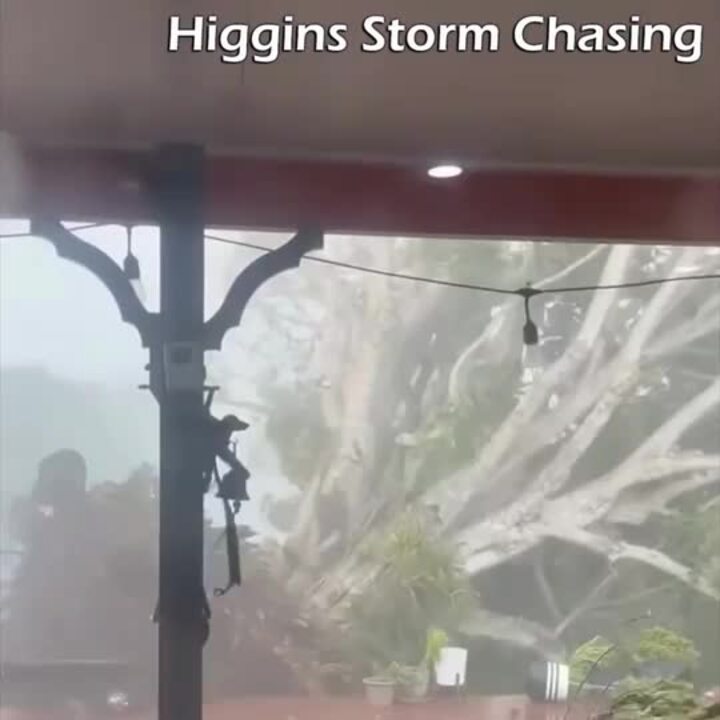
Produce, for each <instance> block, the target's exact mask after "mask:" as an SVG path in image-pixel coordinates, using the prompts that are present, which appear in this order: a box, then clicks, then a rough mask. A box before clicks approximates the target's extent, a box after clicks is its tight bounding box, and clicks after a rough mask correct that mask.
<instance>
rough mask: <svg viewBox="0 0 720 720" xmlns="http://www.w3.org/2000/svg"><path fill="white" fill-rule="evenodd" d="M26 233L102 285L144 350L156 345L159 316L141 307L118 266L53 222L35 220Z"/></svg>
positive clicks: (101, 252) (93, 247)
mask: <svg viewBox="0 0 720 720" xmlns="http://www.w3.org/2000/svg"><path fill="white" fill-rule="evenodd" d="M30 230H31V232H32V233H33V234H34V235H39V236H41V237H44V238H45V239H46V240H48V241H49V242H51V243H52V244H53V246H54V247H55V251H56V252H57V254H58V256H59V257H61V258H64V259H66V260H70V261H72V262H74V263H77V264H78V265H82V267H84V268H86V269H87V270H89V271H90V272H91V273H93V275H95V276H96V277H97V278H98V279H99V280H100V281H101V282H102V283H103V284H104V285H105V287H106V288H107V289H108V290H109V291H110V293H111V295H112V296H113V298H114V299H115V302H116V303H117V306H118V309H119V310H120V316H121V317H122V319H123V320H124V321H125V322H126V323H129V324H130V325H133V326H134V327H135V328H136V329H137V331H138V333H140V338H141V340H142V343H143V346H144V347H151V346H152V345H153V344H154V343H156V342H157V340H158V336H159V333H158V331H159V316H158V315H157V313H151V312H149V311H148V310H147V309H146V308H145V306H144V305H143V304H142V302H141V301H140V298H138V296H137V295H136V293H135V291H134V290H133V287H132V285H131V284H130V281H129V280H128V279H127V278H126V277H125V274H124V273H123V271H122V269H121V268H120V266H119V265H117V264H116V263H115V262H114V261H113V260H112V259H111V258H110V257H108V256H107V255H106V254H105V253H104V252H103V251H102V250H99V249H98V248H96V247H95V246H94V245H91V244H90V243H89V242H86V241H85V240H81V239H80V238H79V237H77V236H76V235H74V234H73V233H72V232H71V231H70V230H68V229H67V228H65V227H64V226H63V225H62V224H61V223H60V222H58V221H57V220H50V219H47V218H43V217H35V218H33V219H32V220H31V222H30Z"/></svg>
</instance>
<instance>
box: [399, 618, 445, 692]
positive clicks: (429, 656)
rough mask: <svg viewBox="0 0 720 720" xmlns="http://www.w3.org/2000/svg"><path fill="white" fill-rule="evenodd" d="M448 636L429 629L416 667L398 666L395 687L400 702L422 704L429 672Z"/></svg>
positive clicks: (438, 657)
mask: <svg viewBox="0 0 720 720" xmlns="http://www.w3.org/2000/svg"><path fill="white" fill-rule="evenodd" d="M447 644H448V636H447V633H446V632H445V631H444V630H440V629H438V628H430V630H428V632H427V636H426V638H425V652H424V654H423V657H422V660H421V661H420V662H419V663H418V664H417V665H400V666H398V669H397V685H398V691H399V700H400V701H401V702H412V703H414V702H422V701H423V700H424V699H425V698H426V697H427V695H428V690H429V688H430V672H431V669H432V668H433V667H435V664H436V663H437V662H438V660H439V659H440V655H441V653H442V650H443V648H444V647H446V646H447Z"/></svg>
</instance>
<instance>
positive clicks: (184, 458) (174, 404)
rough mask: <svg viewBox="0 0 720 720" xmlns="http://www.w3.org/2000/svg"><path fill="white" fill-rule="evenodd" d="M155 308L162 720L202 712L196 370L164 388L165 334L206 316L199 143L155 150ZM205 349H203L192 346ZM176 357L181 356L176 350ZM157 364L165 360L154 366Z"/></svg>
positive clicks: (178, 335)
mask: <svg viewBox="0 0 720 720" xmlns="http://www.w3.org/2000/svg"><path fill="white" fill-rule="evenodd" d="M156 161H157V162H156V166H155V169H156V173H155V176H154V182H155V197H156V202H157V208H158V211H159V224H160V233H161V249H160V283H161V291H160V298H161V299H160V303H161V307H160V314H161V322H162V335H163V340H164V344H163V346H162V347H156V348H155V349H154V352H153V353H152V359H151V364H154V365H155V367H154V368H153V370H154V372H152V375H153V376H154V377H155V378H157V381H158V383H157V384H158V385H162V387H161V388H158V389H157V390H156V392H155V394H156V397H157V398H158V400H159V402H160V577H159V584H160V588H159V604H158V623H159V657H158V661H159V674H158V675H159V677H158V681H159V687H158V717H159V720H200V719H201V718H202V651H203V643H204V639H205V637H204V629H205V627H204V618H203V612H204V599H205V595H204V588H203V488H202V479H201V468H200V467H199V466H198V464H197V453H194V452H193V444H194V440H195V438H194V436H193V432H194V430H195V429H196V427H197V426H196V424H195V423H194V420H196V419H197V418H198V417H199V415H200V413H201V411H202V404H203V378H202V376H198V375H192V373H191V375H190V376H189V378H186V380H185V381H184V382H183V383H182V387H181V388H180V389H177V388H175V389H172V388H171V389H170V390H168V377H167V374H166V369H167V364H166V363H167V356H166V353H167V349H168V347H169V346H168V343H170V344H172V343H178V342H179V343H188V347H189V346H191V345H192V344H193V343H199V341H200V339H201V332H202V324H203V320H204V317H203V316H204V295H205V289H204V240H203V236H204V221H203V197H202V185H203V179H202V169H203V152H202V150H201V149H200V148H197V147H194V146H184V145H169V146H163V147H161V148H159V149H158V151H157V155H156ZM196 352H197V353H199V357H200V358H202V348H201V347H199V345H196ZM181 362H182V359H181ZM158 363H160V364H162V368H158V367H157V365H158Z"/></svg>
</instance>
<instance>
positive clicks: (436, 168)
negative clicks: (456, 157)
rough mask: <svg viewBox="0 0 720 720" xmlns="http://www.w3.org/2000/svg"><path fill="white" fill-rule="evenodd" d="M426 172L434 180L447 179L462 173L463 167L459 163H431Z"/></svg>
mask: <svg viewBox="0 0 720 720" xmlns="http://www.w3.org/2000/svg"><path fill="white" fill-rule="evenodd" d="M427 173H428V175H429V176H430V177H431V178H435V179H436V180H447V179H449V178H455V177H459V176H460V175H462V174H463V169H462V168H461V167H460V166H459V165H433V167H431V168H430V169H429V170H428V171H427Z"/></svg>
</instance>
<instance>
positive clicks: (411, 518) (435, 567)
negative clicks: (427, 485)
mask: <svg viewBox="0 0 720 720" xmlns="http://www.w3.org/2000/svg"><path fill="white" fill-rule="evenodd" d="M367 553H368V559H370V560H372V561H373V562H376V563H378V564H379V565H380V567H381V568H382V569H381V571H380V573H379V575H378V577H377V578H376V579H375V581H374V582H373V583H372V584H371V586H370V587H369V588H368V589H367V590H366V591H364V592H363V593H361V594H360V595H358V596H357V597H356V598H354V600H353V602H352V605H351V607H350V609H349V613H348V620H349V623H350V635H351V639H350V643H349V651H350V653H351V654H352V656H353V657H352V658H351V660H352V661H353V662H354V663H355V664H356V665H358V664H359V665H361V666H362V667H363V668H372V667H373V666H379V667H388V666H390V665H391V664H392V663H397V664H399V665H404V666H411V667H417V666H419V665H422V664H423V662H424V661H431V660H432V659H433V658H434V657H435V656H436V655H437V654H439V651H440V649H441V647H442V646H444V645H445V644H446V643H447V634H446V633H453V632H456V631H457V630H458V628H459V627H460V625H461V623H462V621H463V620H464V619H465V618H466V617H467V614H468V613H469V612H470V611H471V610H472V608H473V607H474V604H475V596H474V594H473V592H472V588H471V586H470V583H469V580H468V578H467V576H466V575H465V573H464V571H463V569H462V566H461V562H460V558H459V554H458V548H457V547H455V546H453V545H451V544H449V543H447V542H446V541H444V540H443V539H442V538H440V537H439V536H438V534H437V532H435V530H434V528H433V527H432V526H431V524H430V523H429V522H428V521H427V520H425V519H422V518H420V517H419V516H418V515H417V514H414V513H412V512H406V513H405V514H403V515H402V516H401V518H400V519H399V521H398V522H397V524H396V526H395V528H394V529H393V530H392V531H391V532H390V533H389V534H388V535H386V536H384V537H381V538H379V539H377V540H375V541H374V542H371V543H370V544H369V546H368V548H367ZM440 628H443V630H440Z"/></svg>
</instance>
